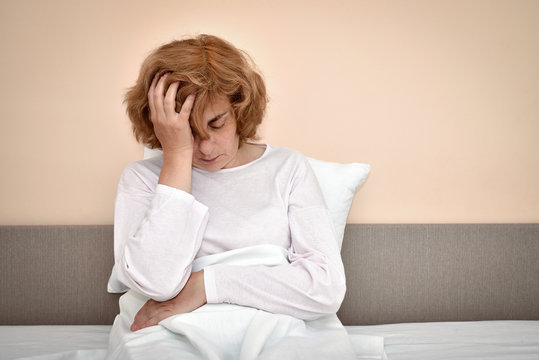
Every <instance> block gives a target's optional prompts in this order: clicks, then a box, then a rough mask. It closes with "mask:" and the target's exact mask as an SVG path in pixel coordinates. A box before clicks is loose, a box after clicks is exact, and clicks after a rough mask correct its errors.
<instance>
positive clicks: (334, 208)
mask: <svg viewBox="0 0 539 360" xmlns="http://www.w3.org/2000/svg"><path fill="white" fill-rule="evenodd" d="M307 160H308V161H309V163H310V164H311V167H312V168H313V171H314V174H315V175H316V178H317V179H318V183H319V184H320V189H321V190H322V194H323V195H324V200H326V205H327V206H328V209H329V213H330V214H331V218H332V219H333V225H334V226H335V232H336V233H337V244H338V245H339V250H340V249H341V247H342V240H343V237H344V228H345V226H346V219H347V218H348V212H349V211H350V206H351V205H352V200H353V199H354V193H355V192H356V189H357V188H358V187H359V186H360V185H361V184H363V182H364V181H365V179H366V178H367V175H369V171H370V170H371V166H370V165H368V164H361V163H351V164H339V163H336V162H329V161H322V160H317V159H313V158H307Z"/></svg>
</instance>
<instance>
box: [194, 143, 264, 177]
mask: <svg viewBox="0 0 539 360" xmlns="http://www.w3.org/2000/svg"><path fill="white" fill-rule="evenodd" d="M249 144H253V145H265V146H266V149H264V152H263V153H262V155H261V156H260V157H258V158H256V159H254V160H253V161H250V162H248V163H246V164H243V165H240V166H235V167H232V168H228V169H219V170H214V171H210V170H204V169H199V168H196V167H193V171H197V172H200V173H202V174H223V173H229V172H233V171H237V170H242V169H245V168H246V167H249V166H251V165H253V164H255V163H257V162H259V161H260V160H261V159H263V158H264V157H265V156H266V155H267V154H268V153H269V151H270V148H271V147H270V146H269V145H268V144H255V143H249Z"/></svg>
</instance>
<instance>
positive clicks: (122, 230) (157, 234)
mask: <svg viewBox="0 0 539 360" xmlns="http://www.w3.org/2000/svg"><path fill="white" fill-rule="evenodd" d="M207 221H208V209H207V207H206V206H205V205H203V204H201V203H200V202H198V201H196V200H195V198H194V197H193V196H192V195H191V194H188V193H186V192H184V191H182V190H179V189H176V188H172V187H169V186H166V185H161V184H157V186H156V187H155V189H152V186H149V185H148V179H147V177H145V174H144V172H143V171H138V170H137V169H134V168H133V167H127V168H126V169H125V170H124V172H123V174H122V177H121V179H120V182H119V184H118V193H117V196H116V202H115V210H114V258H115V265H116V266H115V268H116V271H117V274H116V275H117V277H118V279H119V280H120V281H121V282H122V283H124V284H125V285H126V286H128V287H129V288H131V289H134V290H136V291H138V292H140V293H142V294H143V295H145V296H147V297H150V298H152V299H155V300H157V301H165V300H168V299H171V298H173V297H175V296H176V295H177V294H178V293H179V292H180V291H181V289H182V288H183V287H184V285H185V283H186V282H187V280H188V279H189V276H190V275H191V267H192V262H193V259H194V257H195V255H196V254H197V252H198V250H199V248H200V245H201V242H202V236H203V234H204V230H205V227H206V224H207Z"/></svg>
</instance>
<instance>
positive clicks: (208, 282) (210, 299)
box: [204, 266, 219, 304]
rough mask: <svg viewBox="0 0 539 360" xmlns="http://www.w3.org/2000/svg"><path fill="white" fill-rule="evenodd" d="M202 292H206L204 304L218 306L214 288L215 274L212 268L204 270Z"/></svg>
mask: <svg viewBox="0 0 539 360" xmlns="http://www.w3.org/2000/svg"><path fill="white" fill-rule="evenodd" d="M204 290H205V291H206V302H207V303H208V304H219V299H218V298H217V287H216V286H215V273H214V271H213V267H212V266H207V267H205V268H204Z"/></svg>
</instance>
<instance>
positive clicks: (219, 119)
mask: <svg viewBox="0 0 539 360" xmlns="http://www.w3.org/2000/svg"><path fill="white" fill-rule="evenodd" d="M227 112H228V111H225V112H224V113H222V114H219V115H217V116H216V117H214V118H213V119H211V120H210V121H208V126H209V127H211V128H212V129H220V128H222V127H223V125H225V122H226V121H225V115H226V114H227Z"/></svg>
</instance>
